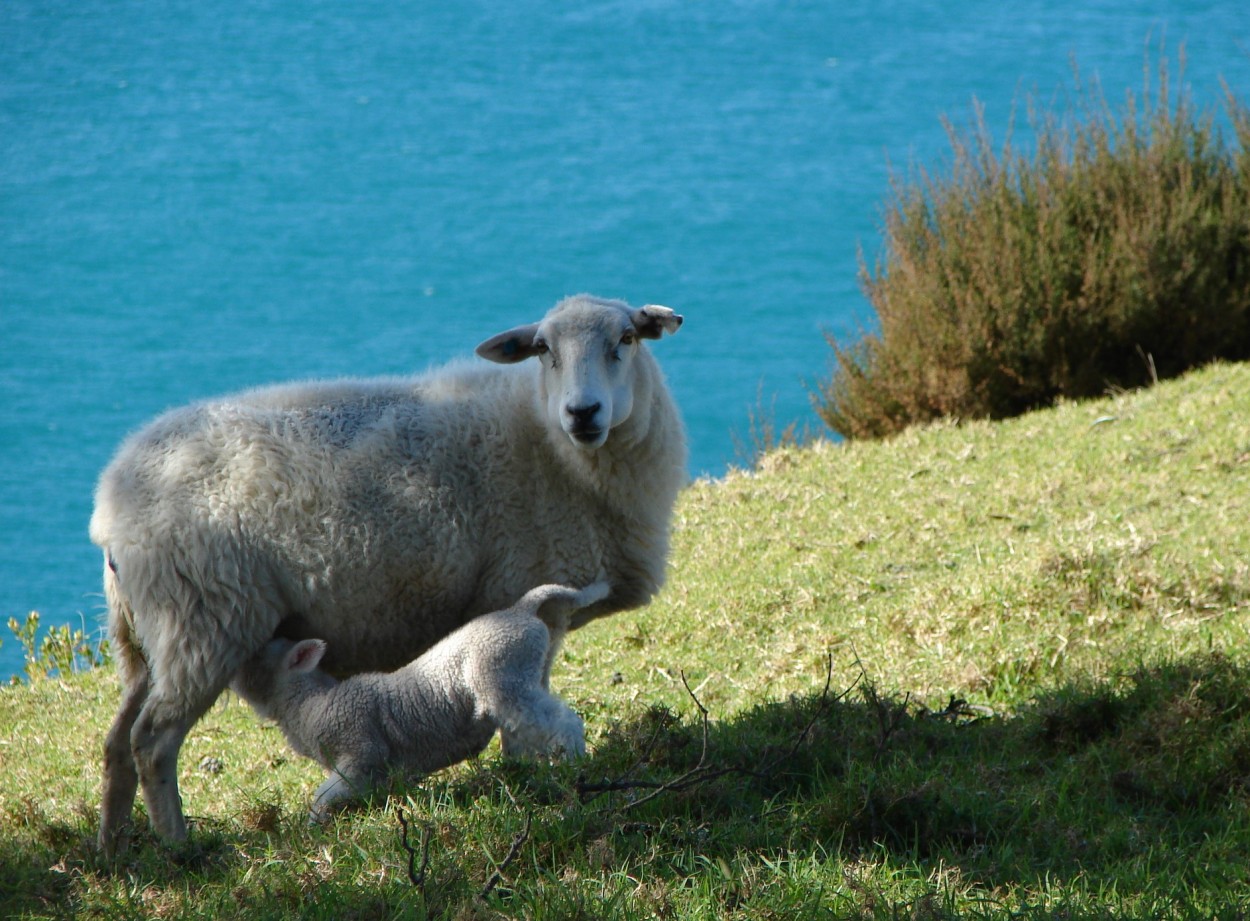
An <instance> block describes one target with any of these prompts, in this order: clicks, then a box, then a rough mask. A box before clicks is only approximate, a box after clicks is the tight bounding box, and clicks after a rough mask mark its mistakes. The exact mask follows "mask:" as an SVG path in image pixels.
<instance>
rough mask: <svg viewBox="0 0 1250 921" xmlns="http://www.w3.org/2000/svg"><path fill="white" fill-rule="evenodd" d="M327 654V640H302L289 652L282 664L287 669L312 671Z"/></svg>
mask: <svg viewBox="0 0 1250 921" xmlns="http://www.w3.org/2000/svg"><path fill="white" fill-rule="evenodd" d="M325 654H326V641H325V640H300V641H299V642H298V643H296V644H295V645H294V646H292V647H291V648H290V650H289V651H288V652H287V654H286V657H285V658H284V659H283V661H282V664H283V666H284V667H285V668H286V670H287V671H292V672H310V671H312V670H313V669H314V668H316V667H317V666H318V664H320V662H321V657H322V656H324V655H325Z"/></svg>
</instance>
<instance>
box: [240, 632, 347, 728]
mask: <svg viewBox="0 0 1250 921" xmlns="http://www.w3.org/2000/svg"><path fill="white" fill-rule="evenodd" d="M325 653H326V644H325V640H300V641H299V642H296V641H295V640H287V639H275V640H270V641H269V642H268V643H267V644H265V647H264V649H262V650H261V651H260V652H258V653H256V655H254V656H253V657H252V658H251V659H249V660H248V661H247V662H244V663H243V665H242V666H241V667H240V668H239V670H238V671H237V672H235V674H234V678H232V679H231V681H230V687H231V689H232V690H233V691H234V692H235V693H236V694H238V695H239V696H240V697H242V698H243V699H244V700H246V701H247V702H248V703H249V704H251V706H252V709H253V710H255V711H256V712H257V713H259V714H260V715H261V716H264V717H266V718H268V719H280V718H281V716H282V713H283V712H284V711H285V709H286V706H287V704H288V703H289V702H290V701H292V700H293V699H298V698H300V697H302V696H303V695H304V694H305V693H306V691H307V688H308V687H309V686H312V685H318V684H325V683H330V684H333V683H334V679H333V678H331V677H330V676H329V675H328V674H326V673H325V672H323V671H321V670H320V669H318V668H317V666H318V665H319V664H320V662H321V658H322V656H324V655H325Z"/></svg>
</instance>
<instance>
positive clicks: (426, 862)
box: [395, 806, 433, 889]
mask: <svg viewBox="0 0 1250 921" xmlns="http://www.w3.org/2000/svg"><path fill="white" fill-rule="evenodd" d="M395 815H397V816H398V817H399V827H400V828H401V829H403V837H402V838H401V839H400V840H401V843H402V844H403V846H404V850H405V851H407V852H408V879H409V880H410V881H411V882H412V885H413V886H415V887H416V888H418V889H420V888H422V887H423V886H424V885H425V875H426V873H427V872H428V871H429V869H430V836H431V834H432V833H433V829H432V828H431V827H430V826H429V825H427V824H426V823H424V822H422V823H421V869H420V870H417V869H416V864H417V852H416V851H415V850H414V849H413V847H412V845H411V844H410V843H409V842H408V819H407V817H406V816H405V815H404V807H403V806H396V807H395Z"/></svg>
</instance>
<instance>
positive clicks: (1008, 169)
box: [815, 65, 1250, 438]
mask: <svg viewBox="0 0 1250 921" xmlns="http://www.w3.org/2000/svg"><path fill="white" fill-rule="evenodd" d="M1078 98H1079V99H1080V100H1081V101H1080V102H1079V103H1078V104H1077V106H1076V111H1075V112H1072V111H1069V112H1068V113H1067V117H1066V118H1059V117H1056V116H1055V115H1053V114H1051V115H1046V116H1039V115H1038V114H1037V112H1036V110H1035V109H1034V107H1033V105H1032V104H1031V103H1030V106H1029V109H1030V124H1031V126H1032V128H1033V130H1034V133H1035V136H1036V142H1035V150H1034V153H1033V154H1032V157H1031V158H1026V157H1024V156H1021V155H1018V154H1016V153H1015V152H1014V151H1013V150H1012V147H1011V144H1010V142H1008V143H1007V144H1006V145H1005V146H1004V149H1003V151H1002V153H1001V154H997V155H996V154H995V152H994V149H993V146H992V143H991V138H990V136H989V132H988V131H987V129H986V127H985V122H984V118H983V115H982V112H981V110H980V108H979V107H978V108H977V110H976V118H975V120H974V125H973V127H972V128H971V130H968V131H964V132H960V131H958V130H956V129H954V128H953V127H952V126H951V125H950V124H949V123H947V125H946V127H947V133H948V136H949V138H950V142H951V145H952V148H953V153H954V160H953V167H952V170H951V173H950V175H949V176H946V177H934V176H933V175H931V174H929V173H928V172H926V171H924V170H923V169H919V170H918V171H917V172H916V173H915V174H914V176H913V178H911V179H909V180H901V179H897V178H896V179H895V180H894V182H893V183H892V195H891V199H890V200H889V202H888V203H887V209H886V214H885V228H884V237H885V238H884V245H883V250H882V256H881V257H880V259H879V260H878V261H877V264H876V267H875V269H873V270H870V269H869V268H868V267H867V265H866V262H865V260H864V258H863V257H862V255H861V258H860V283H861V286H862V288H863V290H864V292H865V294H866V295H867V297H868V299H869V301H870V303H871V304H872V306H873V308H874V309H875V311H876V314H877V318H878V321H879V329H878V331H875V332H870V333H868V334H865V335H863V336H862V338H861V339H860V340H859V341H858V342H855V343H852V344H849V345H844V344H842V343H840V342H838V341H837V340H836V339H834V338H833V337H832V336H830V337H828V338H829V343H830V346H831V347H832V349H833V353H834V357H835V365H834V369H833V373H832V376H831V378H830V379H829V380H828V381H826V382H823V383H822V384H821V385H820V387H819V393H818V394H816V395H815V402H816V408H817V412H818V413H819V415H820V416H821V418H822V419H823V420H824V421H825V423H826V424H827V425H829V427H830V428H832V429H833V430H834V431H836V432H838V433H840V434H842V435H843V436H846V437H849V438H861V437H881V436H885V435H889V434H891V433H893V432H896V431H898V430H900V429H902V428H904V427H906V426H908V425H910V424H913V423H916V422H924V421H927V420H931V419H934V418H937V417H942V416H951V417H956V418H994V419H996V418H1003V417H1007V416H1012V415H1017V414H1019V413H1021V412H1024V411H1027V410H1029V409H1033V408H1036V407H1039V406H1044V405H1049V404H1051V403H1053V402H1054V401H1055V399H1057V398H1059V397H1071V398H1078V397H1086V396H1093V395H1097V394H1100V393H1103V392H1105V391H1106V390H1108V389H1109V388H1117V387H1120V388H1127V387H1133V386H1138V385H1141V384H1144V383H1148V382H1150V381H1152V380H1155V379H1157V378H1160V377H1168V376H1172V375H1176V374H1179V373H1181V372H1183V371H1185V370H1187V369H1189V368H1192V367H1195V366H1198V365H1201V364H1204V363H1206V362H1209V361H1211V360H1213V359H1216V358H1223V359H1229V360H1243V359H1246V358H1250V110H1247V108H1246V107H1245V106H1244V105H1242V104H1241V103H1240V102H1239V101H1238V100H1237V99H1236V98H1234V97H1233V95H1232V94H1231V92H1229V93H1228V94H1227V111H1228V113H1229V116H1230V118H1231V122H1232V125H1233V131H1234V134H1235V136H1236V144H1235V145H1234V146H1233V147H1232V148H1231V149H1230V148H1229V147H1228V146H1227V145H1226V144H1225V142H1224V139H1223V136H1222V135H1221V133H1220V131H1219V130H1217V129H1216V128H1215V126H1214V117H1213V115H1212V114H1211V113H1210V112H1207V113H1204V114H1201V115H1198V114H1196V113H1195V112H1194V109H1193V106H1192V103H1191V101H1190V99H1189V97H1188V95H1187V94H1186V93H1185V92H1179V93H1177V94H1175V96H1173V94H1172V93H1171V91H1170V89H1169V84H1168V76H1167V69H1166V66H1162V65H1161V66H1160V68H1159V81H1158V91H1157V96H1156V98H1155V100H1154V101H1153V102H1151V99H1150V92H1149V88H1147V92H1146V93H1145V96H1144V98H1145V104H1144V106H1139V104H1138V102H1137V99H1136V98H1135V97H1134V96H1133V95H1132V94H1130V95H1129V96H1128V99H1127V103H1126V106H1125V108H1124V110H1123V112H1122V113H1121V114H1120V115H1119V116H1118V117H1117V115H1116V114H1115V113H1113V112H1112V111H1111V110H1110V109H1109V108H1108V106H1107V104H1106V103H1105V101H1103V99H1102V98H1101V96H1099V95H1098V94H1097V92H1091V93H1088V94H1085V93H1083V92H1080V87H1079V80H1078Z"/></svg>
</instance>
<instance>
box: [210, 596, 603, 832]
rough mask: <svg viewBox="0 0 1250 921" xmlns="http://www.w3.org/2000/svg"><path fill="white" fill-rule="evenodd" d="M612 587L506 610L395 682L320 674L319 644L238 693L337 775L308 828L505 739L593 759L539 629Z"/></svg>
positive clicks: (261, 671)
mask: <svg viewBox="0 0 1250 921" xmlns="http://www.w3.org/2000/svg"><path fill="white" fill-rule="evenodd" d="M607 594H608V585H607V583H606V582H596V583H595V584H594V585H590V586H588V587H586V588H584V589H582V590H581V591H578V590H577V589H573V588H568V587H566V586H563V585H543V586H540V587H539V588H536V589H533V590H531V591H529V592H527V593H526V595H525V597H524V598H522V599H521V600H520V601H518V602H517V603H516V604H515V605H513V606H512V607H511V608H509V609H507V610H506V611H495V612H494V613H492V614H483V615H482V616H481V617H478V618H475V619H474V620H471V621H469V622H468V623H467V624H465V625H464V626H463V627H461V628H460V629H459V630H457V631H456V632H455V633H453V634H451V635H450V636H448V637H447V638H445V639H443V640H441V641H440V642H439V643H437V644H436V645H435V646H434V647H433V648H432V649H430V650H428V651H427V652H425V653H424V654H422V655H421V657H420V658H418V659H417V660H415V661H414V662H411V663H409V664H408V665H405V666H404V667H403V668H401V669H399V670H398V671H394V672H387V673H382V672H369V673H365V674H360V675H356V676H354V677H352V678H348V679H346V680H345V681H337V680H335V679H334V678H332V677H331V676H330V675H328V674H327V673H326V672H324V671H322V670H321V669H320V668H318V667H317V665H318V663H319V662H320V661H321V657H322V655H323V654H324V653H325V651H326V644H325V643H324V642H322V641H321V640H315V639H314V640H300V641H299V642H296V641H294V640H284V639H277V640H273V641H271V642H270V643H269V644H268V645H267V646H265V648H264V649H263V650H262V651H261V652H260V654H259V655H257V656H256V657H254V658H252V659H251V660H249V661H248V662H247V663H245V664H244V666H243V667H242V668H241V669H240V670H239V672H238V674H237V675H235V677H234V680H233V681H232V682H231V683H230V686H231V687H232V688H233V689H234V690H235V691H236V692H237V693H238V694H239V696H241V697H242V698H243V699H244V700H246V701H247V702H248V703H249V704H251V705H252V708H253V709H255V710H256V712H257V713H259V714H261V715H262V716H264V717H266V718H268V719H271V720H274V721H275V722H276V723H277V724H278V726H279V727H281V729H282V732H283V734H284V735H285V736H286V738H287V741H288V742H290V743H291V747H292V748H293V749H295V750H296V751H297V752H299V753H300V754H301V755H304V756H305V757H308V758H312V759H313V760H314V761H317V762H318V763H320V764H321V765H322V766H324V767H326V768H327V769H329V771H330V776H329V777H327V778H326V780H325V782H324V783H323V784H322V785H321V786H320V787H319V788H318V789H317V793H316V795H315V796H314V797H313V803H312V808H311V810H310V813H309V819H310V820H311V821H314V822H323V821H325V820H326V819H328V818H329V817H330V814H331V812H332V811H333V810H334V809H336V808H337V807H338V806H340V805H342V804H344V803H345V802H347V801H348V800H351V799H353V798H356V797H358V796H360V795H361V794H363V793H365V792H367V791H368V790H370V789H371V788H372V787H373V786H375V785H376V784H377V783H378V781H380V780H381V779H382V778H383V777H385V775H386V771H387V769H388V768H391V767H403V768H407V769H409V770H411V771H415V772H418V773H421V774H429V773H432V772H434V771H437V770H440V769H442V768H445V767H448V766H449V765H452V764H455V763H457V762H459V761H463V760H464V759H465V758H468V757H471V756H472V755H476V754H477V753H478V752H480V751H481V750H482V749H484V748H485V747H486V745H487V743H489V742H490V740H491V737H492V736H493V735H494V734H495V730H496V729H498V730H500V741H501V742H502V745H503V751H504V754H508V755H548V754H551V755H556V754H561V753H563V754H564V755H565V756H568V757H575V756H578V755H582V754H584V753H585V751H586V742H585V738H584V736H583V729H582V721H581V718H580V717H578V715H577V714H576V713H574V712H573V711H572V710H570V709H569V708H568V706H567V705H566V704H565V703H564V702H563V701H561V700H560V699H559V698H558V697H556V696H555V695H553V694H552V693H550V692H549V691H548V690H547V689H546V686H545V678H546V673H547V665H548V663H549V661H550V659H551V657H552V656H554V654H555V649H554V648H553V647H552V643H551V634H550V633H549V631H548V629H547V627H546V625H545V624H544V623H543V621H542V620H540V619H539V616H540V612H539V609H540V608H546V611H545V612H543V613H544V615H545V616H546V617H547V618H552V617H553V616H555V614H556V611H555V610H554V609H563V611H564V612H565V613H566V614H567V612H568V611H570V610H576V609H579V608H584V607H586V606H587V605H589V604H593V603H594V602H596V601H599V600H601V599H603V598H605V597H607Z"/></svg>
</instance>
